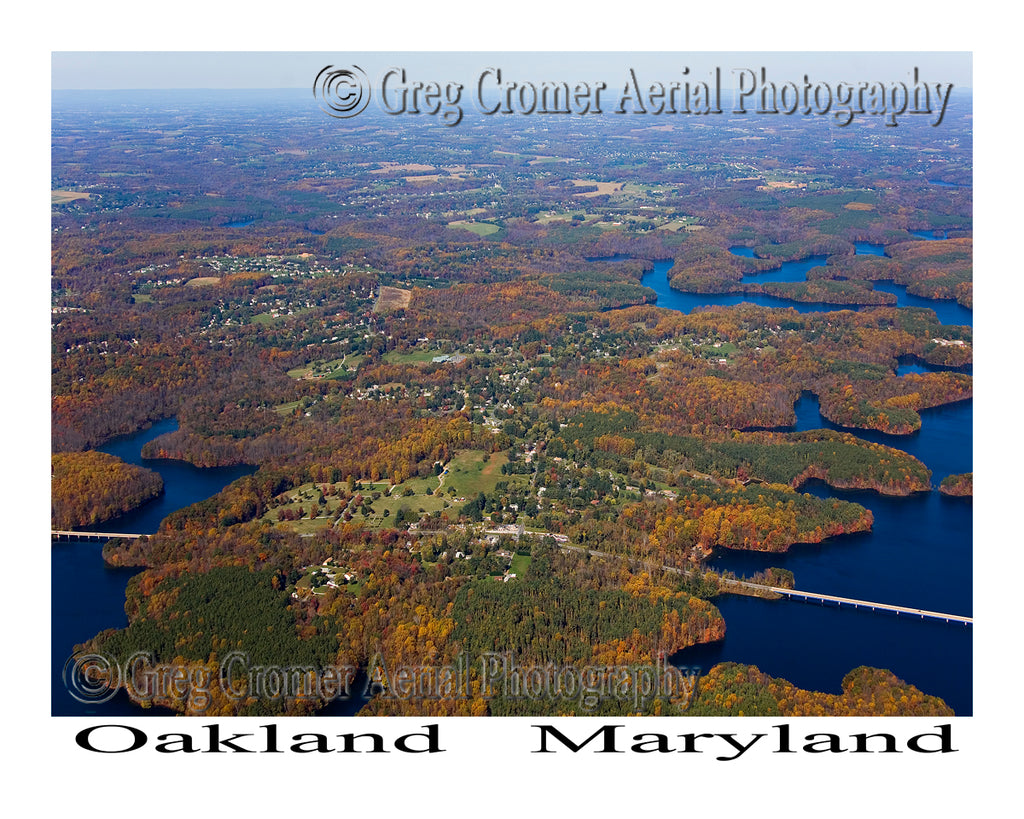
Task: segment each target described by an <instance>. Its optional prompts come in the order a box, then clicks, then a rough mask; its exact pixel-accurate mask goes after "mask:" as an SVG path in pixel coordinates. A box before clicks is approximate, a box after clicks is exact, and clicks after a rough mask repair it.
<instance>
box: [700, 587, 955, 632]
mask: <svg viewBox="0 0 1024 819" xmlns="http://www.w3.org/2000/svg"><path fill="white" fill-rule="evenodd" d="M720 582H722V583H725V584H727V585H735V586H745V587H747V588H750V589H752V590H754V591H759V592H772V593H774V594H781V595H784V596H785V597H788V598H790V599H791V600H802V601H803V602H805V603H821V604H822V605H824V604H825V603H835V604H836V605H837V606H840V607H841V606H853V607H854V608H855V609H869V610H871V611H891V612H893V613H895V614H906V615H910V616H913V617H920V618H921V619H925V620H944V621H946V622H947V623H964V624H966V625H969V626H970V625H974V618H973V617H964V616H963V615H962V614H946V613H945V612H941V611H929V610H928V609H915V608H911V607H910V606H895V605H892V604H891V603H874V602H872V601H870V600H857V599H855V598H853V597H839V596H838V595H835V594H819V593H818V592H808V591H800V590H799V589H781V588H779V587H778V586H764V585H761V584H759V583H748V582H747V581H745V580H724V579H721V578H720Z"/></svg>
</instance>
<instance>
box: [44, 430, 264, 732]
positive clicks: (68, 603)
mask: <svg viewBox="0 0 1024 819" xmlns="http://www.w3.org/2000/svg"><path fill="white" fill-rule="evenodd" d="M177 428H178V424H177V421H176V420H175V419H173V418H171V419H165V420H163V421H158V422H157V423H155V424H153V426H151V427H150V428H149V429H146V430H142V431H141V432H137V433H134V434H132V435H125V436H121V437H119V438H115V439H113V440H111V441H109V442H108V443H107V444H105V445H104V446H101V447H99V450H100V451H101V452H106V453H108V454H110V455H116V456H117V457H118V458H121V459H122V460H124V461H126V462H128V463H132V464H137V465H139V466H144V467H146V468H147V469H152V470H154V471H156V472H159V473H160V475H161V477H163V479H164V492H163V494H162V495H160V496H159V497H157V498H154V499H153V500H151V501H149V502H148V503H145V504H143V505H142V506H140V507H139V508H137V509H134V510H132V511H130V512H127V513H125V514H124V515H121V516H119V517H116V518H112V519H111V520H107V521H104V522H103V523H99V524H96V525H93V526H84V527H82V529H83V530H85V531H94V532H135V533H139V534H152V533H153V532H155V531H156V530H157V528H158V527H159V525H160V521H161V520H163V519H164V518H165V517H166V516H167V515H169V514H170V513H171V512H173V511H175V510H177V509H181V508H182V507H185V506H189V505H191V504H193V503H196V502H197V501H201V500H204V499H206V498H208V497H210V496H211V495H215V494H216V493H217V492H219V491H220V490H221V489H223V488H224V487H225V486H227V485H228V484H229V483H231V482H232V481H234V480H236V479H237V478H240V477H242V476H243V475H248V474H251V473H252V472H254V471H255V468H254V467H251V466H229V467H215V468H212V469H201V468H199V467H195V466H192V465H191V464H187V463H185V462H183V461H172V460H164V459H146V458H143V457H142V455H141V450H142V447H143V445H144V444H146V443H147V442H149V441H151V440H153V439H154V438H156V437H157V436H158V435H163V434H164V433H165V432H172V431H174V430H175V429H177ZM102 548H103V544H102V543H95V542H90V541H84V540H71V541H60V542H55V543H53V544H52V546H51V550H50V579H51V589H52V602H51V608H50V612H51V629H50V654H51V658H50V659H51V674H52V678H51V698H50V706H51V713H52V714H53V716H94V715H98V714H103V715H106V716H139V715H141V714H153V715H157V714H160V713H170V712H168V711H163V710H162V709H158V708H153V709H148V710H147V709H142V708H140V707H139V706H137V705H135V704H134V703H132V702H131V700H130V699H129V698H128V695H127V694H125V693H124V691H119V692H118V693H117V694H116V695H115V696H114V697H113V698H112V699H111V700H109V701H107V702H104V703H88V704H86V703H81V702H78V701H77V700H76V699H75V698H74V697H72V696H71V695H70V694H69V693H68V691H67V689H66V688H65V686H64V682H63V680H62V670H63V668H64V664H65V662H66V661H67V659H68V658H69V657H70V656H71V653H72V651H73V649H74V646H75V645H76V644H77V643H82V642H85V641H86V640H89V639H91V638H92V637H95V636H96V635H97V634H98V633H99V632H101V631H103V630H104V629H108V628H124V627H125V626H127V625H128V618H127V616H126V615H125V612H124V603H125V590H126V588H127V586H128V581H129V580H130V579H131V578H132V577H133V576H134V575H136V574H138V573H139V571H141V570H140V569H131V568H128V569H126V568H114V567H111V566H108V565H107V564H106V563H104V561H103V557H102V554H101V552H102Z"/></svg>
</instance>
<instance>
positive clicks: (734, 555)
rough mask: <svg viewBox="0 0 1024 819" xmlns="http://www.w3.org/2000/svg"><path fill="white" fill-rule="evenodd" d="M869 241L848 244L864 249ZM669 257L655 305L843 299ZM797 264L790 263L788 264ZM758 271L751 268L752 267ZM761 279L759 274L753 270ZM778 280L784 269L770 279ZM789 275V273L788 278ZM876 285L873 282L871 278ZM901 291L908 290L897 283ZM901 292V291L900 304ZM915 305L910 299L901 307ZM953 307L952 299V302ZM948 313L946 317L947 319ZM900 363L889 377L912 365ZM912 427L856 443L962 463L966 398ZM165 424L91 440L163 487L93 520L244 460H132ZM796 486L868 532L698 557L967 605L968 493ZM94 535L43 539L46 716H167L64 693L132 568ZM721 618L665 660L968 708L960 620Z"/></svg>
mask: <svg viewBox="0 0 1024 819" xmlns="http://www.w3.org/2000/svg"><path fill="white" fill-rule="evenodd" d="M876 247H877V246H867V245H865V246H863V247H861V246H858V252H876V250H875V249H874V248H876ZM822 261H823V260H822V259H821V258H814V259H806V260H802V261H801V262H793V263H789V264H792V265H794V267H791V268H786V269H785V270H784V271H779V275H793V276H798V275H800V276H803V275H806V270H807V269H808V268H809V267H811V266H814V265H815V264H821V263H822ZM671 264H672V263H671V261H659V262H656V263H655V266H654V269H653V270H652V271H651V272H650V273H648V274H646V275H645V276H644V277H643V284H644V285H646V286H648V287H651V288H653V289H654V290H655V292H657V294H658V301H657V304H658V305H659V306H661V307H668V308H670V309H675V310H681V311H683V312H686V313H689V312H690V311H691V310H693V309H694V308H696V307H699V306H701V305H709V304H738V303H740V302H743V301H747V302H755V303H758V304H764V305H766V306H772V307H777V306H780V305H782V306H791V307H794V308H796V309H797V310H798V311H800V312H809V311H811V310H823V309H824V310H834V309H843V308H838V307H836V306H834V305H832V306H829V305H817V306H811V305H804V304H798V303H795V302H789V301H785V300H781V299H773V298H769V297H763V296H747V297H745V296H741V295H737V296H732V295H729V296H708V295H701V296H691V295H689V294H683V293H679V292H678V291H675V290H672V289H671V288H669V286H668V278H667V275H666V274H667V272H668V270H669V268H670V267H671ZM796 266H802V268H803V269H802V272H799V271H798V267H796ZM757 278H761V277H757ZM761 280H762V281H764V280H765V279H763V278H761ZM778 280H780V281H785V280H787V279H778ZM795 280H802V279H795ZM876 286H877V284H876ZM900 289H902V291H904V292H903V293H902V295H901V294H900V293H897V295H898V297H900V298H904V299H905V298H907V297H906V293H905V288H898V287H897V288H896V290H900ZM922 301H925V302H926V304H925V305H923V306H927V307H931V308H932V309H936V310H937V312H938V308H939V307H940V306H942V305H944V306H945V307H946V308H949V310H950V312H949V313H948V316H947V317H943V315H942V314H941V313H940V318H941V319H942V320H943V321H944V323H955V324H970V323H971V322H970V311H968V310H964V308H962V307H960V306H959V305H955V304H953V305H951V304H950V303H948V302H947V303H940V302H933V301H930V300H922ZM907 303H908V302H901V305H900V306H903V305H904V304H907ZM913 306H916V305H913ZM953 308H955V309H953ZM947 318H949V320H948V321H947ZM922 369H923V368H922V367H921V365H916V364H915V365H903V366H901V368H900V370H899V371H898V372H899V373H900V374H903V373H905V372H910V371H921V370H922ZM795 409H796V415H797V422H796V425H795V426H794V427H793V428H792V429H794V430H805V429H818V428H834V427H833V426H832V425H831V424H830V423H829V422H827V421H825V420H824V419H823V418H822V417H821V415H820V412H819V410H818V402H817V399H816V398H815V397H814V396H813V395H811V394H809V393H805V394H804V395H803V396H802V397H801V398H800V400H799V401H798V402H797V404H796V407H795ZM921 416H922V426H921V430H920V431H919V432H917V433H915V434H914V435H910V436H892V435H883V434H881V433H870V432H865V431H863V430H855V431H854V432H855V434H856V435H858V436H859V437H861V438H864V439H866V440H872V441H878V442H881V443H885V444H888V445H891V446H895V447H898V448H900V449H902V450H904V451H906V452H909V453H910V454H912V455H914V456H915V457H917V458H919V459H920V460H921V461H922V462H924V464H925V465H926V466H928V467H929V468H930V469H931V470H932V484H933V485H934V486H937V485H938V483H939V481H941V480H942V478H943V477H945V476H946V475H949V474H953V473H959V472H969V471H971V469H972V422H973V406H972V402H971V401H962V402H959V403H956V404H952V405H949V406H946V407H940V408H936V409H932V410H925V411H923V412H922V413H921ZM175 428H176V422H175V421H174V420H173V419H168V420H164V421H160V422H158V423H156V424H154V425H153V426H152V427H150V428H149V429H147V430H143V431H142V432H139V433H136V434H134V435H129V436H125V437H123V438H119V439H115V440H113V441H110V442H109V443H108V444H106V445H105V446H103V447H100V449H101V450H102V451H104V452H108V453H110V454H113V455H117V456H118V457H120V458H122V459H123V460H125V461H127V462H128V463H135V464H139V465H142V466H146V467H147V468H149V469H154V470H155V471H157V472H159V473H160V474H161V475H162V477H163V479H164V487H165V491H164V494H163V495H161V496H160V497H159V498H157V499H155V500H153V501H150V502H149V503H147V504H145V505H144V506H142V507H140V508H139V509H136V510H134V511H132V512H129V513H127V514H126V515H123V516H122V517H120V518H117V519H114V520H110V521H106V522H105V523H103V524H100V525H98V526H95V527H91V528H92V529H93V530H94V531H115V532H136V533H140V534H147V533H152V532H155V531H156V529H157V526H158V525H159V523H160V521H161V520H162V519H163V518H164V517H165V516H166V515H167V514H169V513H170V512H172V511H174V510H176V509H180V508H182V507H184V506H187V505H189V504H192V503H195V502H197V501H199V500H202V499H204V498H207V497H209V496H211V495H213V494H215V493H216V492H218V491H220V489H221V488H223V487H224V486H226V485H227V484H228V483H230V482H231V481H233V480H235V479H236V478H238V477H240V476H242V475H245V474H248V473H250V472H252V471H253V470H252V468H251V467H244V466H241V467H223V468H213V469H199V468H196V467H193V466H191V465H189V464H186V463H182V462H180V461H171V460H149V459H142V458H141V454H140V451H141V448H142V446H143V445H144V444H145V443H146V442H147V441H150V440H152V439H153V438H155V437H157V436H158V435H161V434H163V433H165V432H169V431H171V430H173V429H175ZM802 491H806V492H810V493H812V494H815V495H818V496H820V497H839V498H843V499H846V500H852V501H855V502H857V503H860V504H862V505H863V506H865V507H867V508H868V509H870V510H871V512H872V514H873V515H874V527H873V529H872V531H871V532H870V533H864V534H856V535H844V536H842V537H838V538H833V539H831V540H829V541H826V542H825V543H822V544H817V545H799V544H798V545H796V546H794V547H792V548H791V549H790V551H789V552H788V553H786V554H762V553H751V552H734V551H731V552H725V551H722V552H719V553H716V554H715V555H713V556H712V559H711V565H712V566H713V567H715V568H717V569H721V570H732V571H735V572H736V573H737V574H745V575H749V574H752V573H753V572H755V571H758V570H760V569H763V568H766V567H768V566H777V567H781V568H785V569H789V570H791V571H792V572H793V573H794V575H795V578H796V587H797V588H799V589H805V590H807V591H814V592H819V593H823V594H833V595H839V596H843V597H853V598H858V599H862V600H871V601H874V602H881V603H892V604H899V605H903V606H909V607H915V608H923V609H930V610H933V611H942V612H947V613H951V614H961V615H967V616H970V615H971V613H972V597H971V582H972V560H971V550H972V523H973V514H972V502H971V500H970V499H962V498H948V497H945V496H943V495H941V494H940V493H939V492H937V491H934V490H933V491H931V492H926V493H918V494H915V495H913V496H911V497H906V498H892V497H884V496H881V495H878V494H877V493H874V492H840V491H837V490H832V489H830V488H828V487H827V486H825V485H823V484H821V483H819V482H812V483H811V484H809V485H808V486H806V487H804V488H803V490H802ZM100 550H101V544H99V543H92V542H87V541H65V542H58V543H54V544H53V545H52V571H51V574H52V589H53V598H52V599H53V603H52V634H51V660H52V672H51V673H52V678H51V679H52V696H51V708H52V713H53V714H54V715H55V716H91V715H105V716H141V715H145V714H156V713H166V712H160V711H159V710H158V709H152V710H149V711H147V710H143V709H141V708H139V707H137V706H135V705H133V704H132V703H131V702H130V701H129V700H128V698H127V695H125V694H124V692H119V693H118V694H117V695H116V696H115V697H113V698H112V699H110V700H109V701H106V702H92V703H88V704H83V703H80V702H78V701H77V700H76V699H75V698H73V697H72V696H71V695H70V694H69V693H68V691H67V690H66V688H65V686H64V683H63V678H62V670H63V668H64V665H65V662H66V661H67V659H68V658H69V657H70V655H71V652H72V649H73V646H74V645H75V644H76V643H81V642H84V641H85V640H88V639H90V638H91V637H93V636H95V635H96V634H98V633H99V632H100V631H102V630H104V629H107V628H123V627H125V626H126V625H127V617H126V615H125V612H124V602H125V589H126V586H127V583H128V580H129V579H130V578H131V577H132V576H133V575H134V574H136V573H137V571H138V570H135V569H115V568H111V567H108V566H106V565H105V564H104V562H103V560H102V558H101V555H100ZM714 602H715V605H717V606H718V607H719V609H720V610H721V612H722V614H723V616H724V617H725V620H726V630H727V634H726V637H725V639H724V640H722V641H719V642H717V643H713V644H710V645H703V646H697V647H694V648H691V649H686V650H685V651H682V652H680V653H679V654H677V655H675V656H674V657H673V662H675V663H676V664H677V665H681V666H699V667H701V668H702V669H704V670H707V669H708V668H710V667H711V666H712V665H714V664H715V663H719V662H725V661H734V662H741V663H750V664H753V665H756V666H757V667H758V668H760V669H761V670H762V671H764V672H766V673H768V674H771V675H772V676H775V677H783V678H785V679H787V680H789V681H790V682H792V683H794V684H795V685H797V686H799V687H801V688H807V689H813V690H817V691H827V692H832V693H839V691H840V683H841V680H842V678H843V676H844V675H845V674H846V673H847V672H849V671H851V670H852V669H854V668H856V667H857V666H860V665H869V666H874V667H878V668H887V669H890V670H891V671H893V672H894V673H895V674H896V675H897V676H898V677H900V678H902V679H904V680H906V681H907V682H909V683H912V684H913V685H915V686H917V687H918V688H920V689H921V690H922V691H924V692H925V693H928V694H934V695H936V696H939V697H942V698H943V699H944V700H945V701H946V703H947V704H948V705H950V706H951V707H952V708H953V709H954V710H955V712H956V713H957V714H958V715H961V716H964V715H969V714H971V713H972V667H971V651H972V627H970V626H964V625H955V624H947V623H944V622H941V621H932V620H921V619H914V618H911V617H906V616H897V615H893V614H885V613H879V612H871V611H868V610H865V609H853V608H847V607H843V608H834V607H830V606H820V605H814V604H808V603H803V602H798V601H792V600H763V599H760V598H752V597H740V596H735V595H722V596H720V597H718V598H716V599H715V601H714ZM353 710H354V707H352V704H351V703H346V702H341V701H339V702H337V703H334V704H333V706H332V707H331V708H330V709H328V711H327V713H333V714H339V715H340V714H347V713H351V712H352V711H353Z"/></svg>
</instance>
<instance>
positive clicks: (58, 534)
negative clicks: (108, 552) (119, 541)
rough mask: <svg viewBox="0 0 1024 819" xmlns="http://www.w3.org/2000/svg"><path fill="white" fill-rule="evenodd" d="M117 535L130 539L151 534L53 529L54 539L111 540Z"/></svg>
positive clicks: (52, 537) (51, 533)
mask: <svg viewBox="0 0 1024 819" xmlns="http://www.w3.org/2000/svg"><path fill="white" fill-rule="evenodd" d="M115 537H123V538H127V539H128V540H138V539H139V538H148V537H149V535H137V534H131V533H128V532H72V531H69V530H66V529H51V530H50V538H51V539H52V540H111V539H112V538H115Z"/></svg>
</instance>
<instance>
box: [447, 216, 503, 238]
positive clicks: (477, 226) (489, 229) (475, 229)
mask: <svg viewBox="0 0 1024 819" xmlns="http://www.w3.org/2000/svg"><path fill="white" fill-rule="evenodd" d="M448 227H450V228H462V229H463V230H468V231H470V232H471V233H475V234H476V235H477V236H491V235H493V234H495V233H497V232H498V231H499V230H501V228H500V227H498V225H492V224H491V223H490V222H467V221H466V220H464V219H459V220H458V221H456V222H449V223H448Z"/></svg>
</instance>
